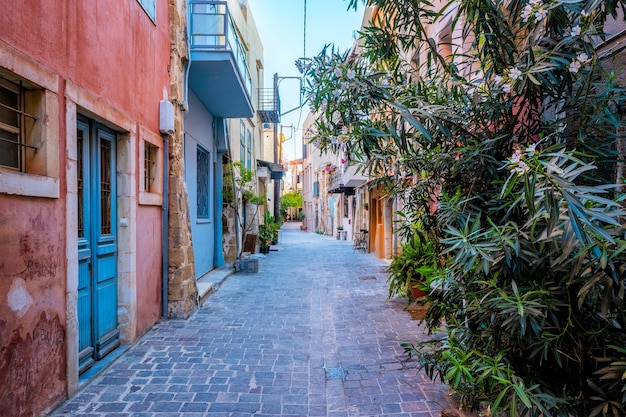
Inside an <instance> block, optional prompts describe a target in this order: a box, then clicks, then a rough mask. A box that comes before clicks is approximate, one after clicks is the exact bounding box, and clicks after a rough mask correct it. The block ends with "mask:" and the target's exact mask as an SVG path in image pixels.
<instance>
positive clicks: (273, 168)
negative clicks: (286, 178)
mask: <svg viewBox="0 0 626 417" xmlns="http://www.w3.org/2000/svg"><path fill="white" fill-rule="evenodd" d="M256 163H257V166H261V167H266V168H268V169H269V170H270V178H271V179H273V180H282V179H283V172H285V170H284V169H283V166H282V165H280V164H275V163H273V162H269V161H263V160H261V159H257V160H256Z"/></svg>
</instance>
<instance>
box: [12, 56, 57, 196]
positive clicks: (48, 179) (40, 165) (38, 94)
mask: <svg viewBox="0 0 626 417" xmlns="http://www.w3.org/2000/svg"><path fill="white" fill-rule="evenodd" d="M0 56H5V57H8V59H7V60H6V61H5V65H7V67H0V77H1V78H3V79H6V80H8V81H9V82H12V83H14V84H15V83H17V84H20V83H21V84H22V85H23V87H24V88H25V90H26V92H25V98H26V107H25V111H26V112H27V113H29V114H31V115H33V116H35V117H36V118H37V121H36V123H35V125H34V126H32V129H27V130H26V132H25V135H24V139H23V140H24V144H26V145H29V146H34V147H36V148H37V152H33V153H32V154H30V155H29V157H28V159H27V160H26V166H25V169H24V170H23V171H24V172H19V171H16V170H15V169H12V168H9V167H0V194H14V195H21V196H28V197H42V198H59V197H60V180H59V172H60V162H59V100H58V85H59V82H58V76H57V75H55V74H53V73H52V72H50V71H48V70H46V69H45V68H43V67H42V66H41V65H39V64H38V63H36V62H34V61H33V60H31V59H30V58H29V57H26V56H24V55H22V54H21V53H19V52H17V51H15V50H12V49H9V47H8V46H5V45H0ZM8 68H11V69H10V70H9V69H8Z"/></svg>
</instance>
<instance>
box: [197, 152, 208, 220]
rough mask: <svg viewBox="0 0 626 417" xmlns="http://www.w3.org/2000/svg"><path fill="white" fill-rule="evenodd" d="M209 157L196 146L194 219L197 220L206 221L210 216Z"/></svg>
mask: <svg viewBox="0 0 626 417" xmlns="http://www.w3.org/2000/svg"><path fill="white" fill-rule="evenodd" d="M210 155H211V154H209V152H208V151H206V150H205V149H203V148H202V147H200V146H198V152H197V170H198V172H197V180H198V187H197V191H196V192H197V198H196V201H197V214H196V217H197V218H199V219H208V218H209V216H210V214H211V213H210V210H209V207H210V205H209V178H210V175H209V174H210V172H209V169H210V167H211V165H210V161H211V158H210Z"/></svg>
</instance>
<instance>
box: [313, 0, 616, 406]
mask: <svg viewBox="0 0 626 417" xmlns="http://www.w3.org/2000/svg"><path fill="white" fill-rule="evenodd" d="M357 1H358V0H350V6H355V5H356V3H357ZM365 3H366V4H367V5H370V6H376V7H377V11H378V15H377V16H378V17H377V20H375V21H373V22H372V24H371V25H370V26H369V27H367V28H365V29H364V30H363V31H362V33H361V40H362V49H360V50H357V51H352V52H350V53H339V52H337V51H334V50H333V49H331V48H330V47H327V48H325V49H324V50H323V51H322V52H321V53H320V54H319V55H318V56H317V57H315V58H314V59H313V60H312V61H310V62H308V63H307V66H306V68H305V69H304V70H305V75H306V79H307V93H308V97H309V100H310V101H309V102H310V105H311V108H312V110H313V111H314V112H315V113H316V114H317V116H318V117H317V121H316V129H317V130H316V132H317V133H316V135H315V136H314V137H313V138H312V142H313V143H315V144H316V145H317V146H319V147H320V149H322V150H323V151H328V152H334V153H338V154H340V155H341V157H342V159H344V160H346V161H347V163H352V164H358V165H359V166H360V167H361V168H362V169H363V170H364V171H367V172H368V173H369V174H370V175H372V176H375V177H376V178H378V180H379V181H380V182H381V183H385V186H386V189H388V190H389V193H390V195H392V196H393V197H394V198H395V199H396V200H397V201H398V204H399V206H401V210H402V213H401V214H402V216H401V219H402V222H401V224H400V225H399V231H400V232H402V234H403V235H405V236H408V238H410V236H411V233H407V231H410V230H412V229H415V225H417V224H419V225H420V228H421V229H422V230H421V233H425V234H427V235H428V236H431V237H432V239H434V241H435V242H436V245H435V247H436V248H438V249H437V250H438V251H439V252H438V253H437V259H445V260H446V261H445V265H444V267H443V272H441V273H440V274H439V276H438V280H439V282H438V288H439V290H438V291H433V292H432V293H431V295H430V297H431V298H432V302H431V304H430V308H429V310H428V314H427V317H426V323H427V325H428V328H429V329H430V330H431V331H432V332H435V331H443V332H445V336H446V337H444V338H435V339H434V340H433V341H430V342H425V343H419V344H415V343H410V342H408V343H405V344H404V347H405V349H406V351H407V353H408V355H409V356H411V357H414V358H417V360H418V361H419V362H420V363H421V365H422V366H423V367H424V369H425V370H426V372H427V374H428V375H429V376H430V377H431V378H433V379H439V380H441V381H443V382H445V383H447V384H449V386H450V387H451V388H452V390H453V391H454V392H455V393H456V394H457V395H458V396H459V398H460V400H461V402H462V404H463V405H464V406H466V407H467V408H469V409H474V410H481V412H482V413H483V414H485V415H492V416H499V415H510V416H545V417H548V416H568V415H569V416H581V417H582V416H592V417H593V416H624V415H626V309H625V307H626V306H625V305H624V303H625V301H626V295H625V293H626V288H625V287H626V251H625V249H626V241H625V240H624V228H623V226H622V224H623V223H624V210H623V209H622V205H623V199H624V194H623V193H622V186H623V182H624V179H623V178H622V177H621V176H620V175H619V173H620V172H622V169H623V161H622V158H623V155H621V154H620V153H619V152H618V150H619V148H620V146H622V145H621V144H622V143H623V141H624V140H625V138H624V137H623V133H620V132H623V131H624V129H623V128H624V120H623V119H624V117H623V113H624V109H625V108H626V107H625V104H626V101H625V99H626V95H625V90H624V88H623V85H622V83H623V79H622V78H620V77H621V69H620V68H617V67H615V64H614V63H613V62H612V58H613V57H612V56H611V53H610V52H607V49H606V48H605V49H602V48H601V47H598V45H601V44H602V42H603V41H604V40H605V39H606V35H605V34H604V30H605V27H607V26H606V22H607V19H608V20H617V21H618V23H619V24H621V27H624V22H623V17H622V16H623V15H624V13H623V12H624V5H625V3H624V1H591V0H590V1H577V0H555V1H544V0H529V1H525V0H502V1H499V2H494V1H490V0H460V1H457V2H445V1H443V2H433V3H430V2H428V1H426V0H368V1H366V2H365Z"/></svg>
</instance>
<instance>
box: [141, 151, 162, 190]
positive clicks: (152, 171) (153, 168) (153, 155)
mask: <svg viewBox="0 0 626 417" xmlns="http://www.w3.org/2000/svg"><path fill="white" fill-rule="evenodd" d="M143 153H144V170H143V190H144V191H146V192H149V193H156V192H158V190H157V185H158V183H157V171H158V159H157V158H158V155H159V148H158V146H155V145H153V144H151V143H150V142H145V143H144V152H143Z"/></svg>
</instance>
